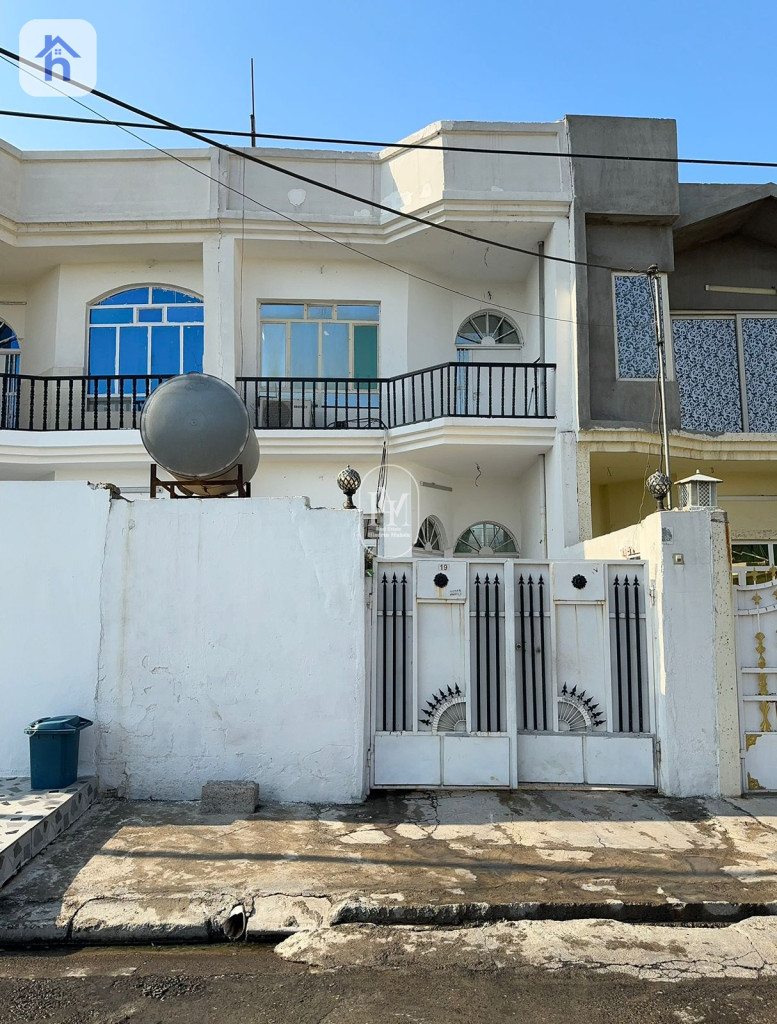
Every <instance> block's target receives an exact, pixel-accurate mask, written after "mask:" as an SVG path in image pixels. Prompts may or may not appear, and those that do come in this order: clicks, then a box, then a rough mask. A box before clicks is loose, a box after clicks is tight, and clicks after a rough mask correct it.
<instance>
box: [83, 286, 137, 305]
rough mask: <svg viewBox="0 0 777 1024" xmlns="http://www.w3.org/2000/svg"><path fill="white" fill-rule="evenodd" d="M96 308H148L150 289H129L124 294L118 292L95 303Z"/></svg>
mask: <svg viewBox="0 0 777 1024" xmlns="http://www.w3.org/2000/svg"><path fill="white" fill-rule="evenodd" d="M95 305H96V306H140V305H143V306H146V305H148V288H128V289H127V291H124V292H116V294H115V295H109V296H108V298H107V299H102V300H101V301H100V302H96V303H95Z"/></svg>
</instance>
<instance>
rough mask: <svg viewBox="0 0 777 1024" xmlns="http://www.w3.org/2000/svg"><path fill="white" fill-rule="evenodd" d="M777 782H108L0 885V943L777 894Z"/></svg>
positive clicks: (747, 905)
mask: <svg viewBox="0 0 777 1024" xmlns="http://www.w3.org/2000/svg"><path fill="white" fill-rule="evenodd" d="M776 826H777V798H769V797H766V798H764V797H760V798H752V799H748V798H742V799H739V800H729V801H726V800H671V799H666V798H662V797H658V796H655V795H651V794H645V793H637V792H633V791H632V792H624V791H572V790H563V789H536V790H519V791H516V792H499V793H496V792H482V791H481V792H466V791H448V792H437V793H431V794H430V793H410V794H399V793H397V794H388V795H384V796H379V797H376V798H371V799H369V800H368V801H367V802H366V803H364V804H359V805H349V806H334V807H331V806H330V807H324V806H312V805H306V804H286V805H273V804H267V805H264V806H262V807H260V809H259V811H258V812H257V813H256V814H253V815H251V816H250V817H249V818H247V819H239V820H235V819H233V818H229V817H223V816H214V815H201V814H200V812H199V804H197V803H188V804H173V803H156V802H125V801H117V800H104V801H103V802H102V803H100V804H97V805H95V806H94V808H92V809H91V810H90V811H89V812H88V813H87V814H86V815H85V816H84V817H83V818H82V819H81V820H80V821H79V822H78V823H77V824H76V825H75V826H74V827H73V828H72V829H71V830H70V831H69V832H67V833H65V834H64V835H63V836H62V837H60V838H59V839H58V840H57V841H56V842H54V843H53V844H52V845H51V846H49V847H48V848H47V849H46V850H44V851H43V853H41V854H40V855H39V856H38V857H37V858H35V860H33V861H32V862H31V863H30V864H28V865H27V866H26V867H25V868H24V869H23V870H22V871H21V872H20V874H19V875H17V876H16V877H15V878H14V879H12V880H11V881H10V882H9V883H8V884H7V885H6V886H5V887H4V888H3V889H2V890H0V944H1V943H5V944H12V943H18V942H29V941H72V942H83V941H89V942H118V941H128V940H129V941H204V940H208V939H212V938H214V937H221V935H222V929H223V928H224V927H225V924H226V922H227V919H228V918H229V915H230V913H231V912H232V911H233V910H235V908H240V910H239V912H240V913H243V914H244V915H245V918H246V921H247V933H248V936H249V938H257V937H262V936H266V935H271V936H274V937H278V936H281V937H283V936H286V935H292V934H294V933H295V932H297V931H299V930H301V929H303V930H304V929H317V928H320V927H321V926H324V925H332V924H337V925H348V924H352V923H359V922H367V923H369V922H373V923H382V924H409V925H424V924H439V925H454V924H459V923H465V922H467V923H473V922H474V923H477V922H481V923H482V922H487V921H494V920H500V919H506V920H521V919H524V918H532V917H546V918H554V917H555V918H565V917H598V918H608V917H609V918H616V919H617V918H622V919H624V920H632V921H650V920H655V921H661V920H667V921H670V920H677V919H683V918H686V919H687V918H691V919H693V918H694V917H698V916H699V908H702V909H703V910H704V913H705V914H706V916H707V917H708V918H712V919H719V920H722V921H731V920H736V919H737V918H738V917H747V916H749V915H750V914H752V913H772V912H773V911H774V910H776V909H777V829H776Z"/></svg>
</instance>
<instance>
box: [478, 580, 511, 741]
mask: <svg viewBox="0 0 777 1024" xmlns="http://www.w3.org/2000/svg"><path fill="white" fill-rule="evenodd" d="M473 589H474V633H475V642H474V645H473V647H474V650H473V658H474V679H475V692H474V697H475V701H474V708H473V712H474V714H473V721H472V728H473V729H475V730H477V732H502V731H503V730H504V727H505V726H504V716H503V713H502V712H503V708H504V703H505V700H504V693H503V685H504V672H503V665H504V643H503V639H502V638H503V636H504V623H503V621H502V615H503V609H502V607H500V601H501V595H500V589H501V581H500V579H499V575H498V574H497V573H495V574H494V576H493V579H492V578H490V577H489V575H488V573H486V575H485V577H484V578H483V579H482V580H481V578H480V574H478V575H476V576H475V582H474V585H473Z"/></svg>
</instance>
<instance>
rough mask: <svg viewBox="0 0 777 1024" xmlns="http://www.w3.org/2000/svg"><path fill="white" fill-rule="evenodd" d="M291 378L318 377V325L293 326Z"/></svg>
mask: <svg viewBox="0 0 777 1024" xmlns="http://www.w3.org/2000/svg"><path fill="white" fill-rule="evenodd" d="M291 376H292V377H317V376H318V324H304V323H303V324H292V325H291Z"/></svg>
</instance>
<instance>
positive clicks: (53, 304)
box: [20, 267, 86, 374]
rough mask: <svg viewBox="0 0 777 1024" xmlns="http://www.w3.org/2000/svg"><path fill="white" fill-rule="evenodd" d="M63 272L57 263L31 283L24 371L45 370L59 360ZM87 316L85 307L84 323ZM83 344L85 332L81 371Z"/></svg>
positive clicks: (23, 346) (25, 337) (21, 360)
mask: <svg viewBox="0 0 777 1024" xmlns="http://www.w3.org/2000/svg"><path fill="white" fill-rule="evenodd" d="M60 274H61V268H60V267H54V269H53V270H50V271H49V272H48V273H47V274H44V275H43V276H42V277H40V278H39V279H38V280H37V281H36V282H35V283H34V284H33V285H30V288H29V291H28V300H27V301H28V305H27V307H26V317H25V335H24V344H23V345H21V346H20V347H21V359H20V366H21V372H22V373H29V374H42V373H45V372H46V370H48V369H50V368H51V367H52V366H53V365H54V363H55V361H56V351H55V348H56V341H57V311H58V308H59V295H60V291H59V286H60ZM85 318H86V314H85V312H84V311H83V310H82V311H81V318H80V323H81V324H83V323H85ZM83 345H84V341H83V336H82V343H81V369H79V371H78V372H79V373H82V372H83V366H84V364H83Z"/></svg>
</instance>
